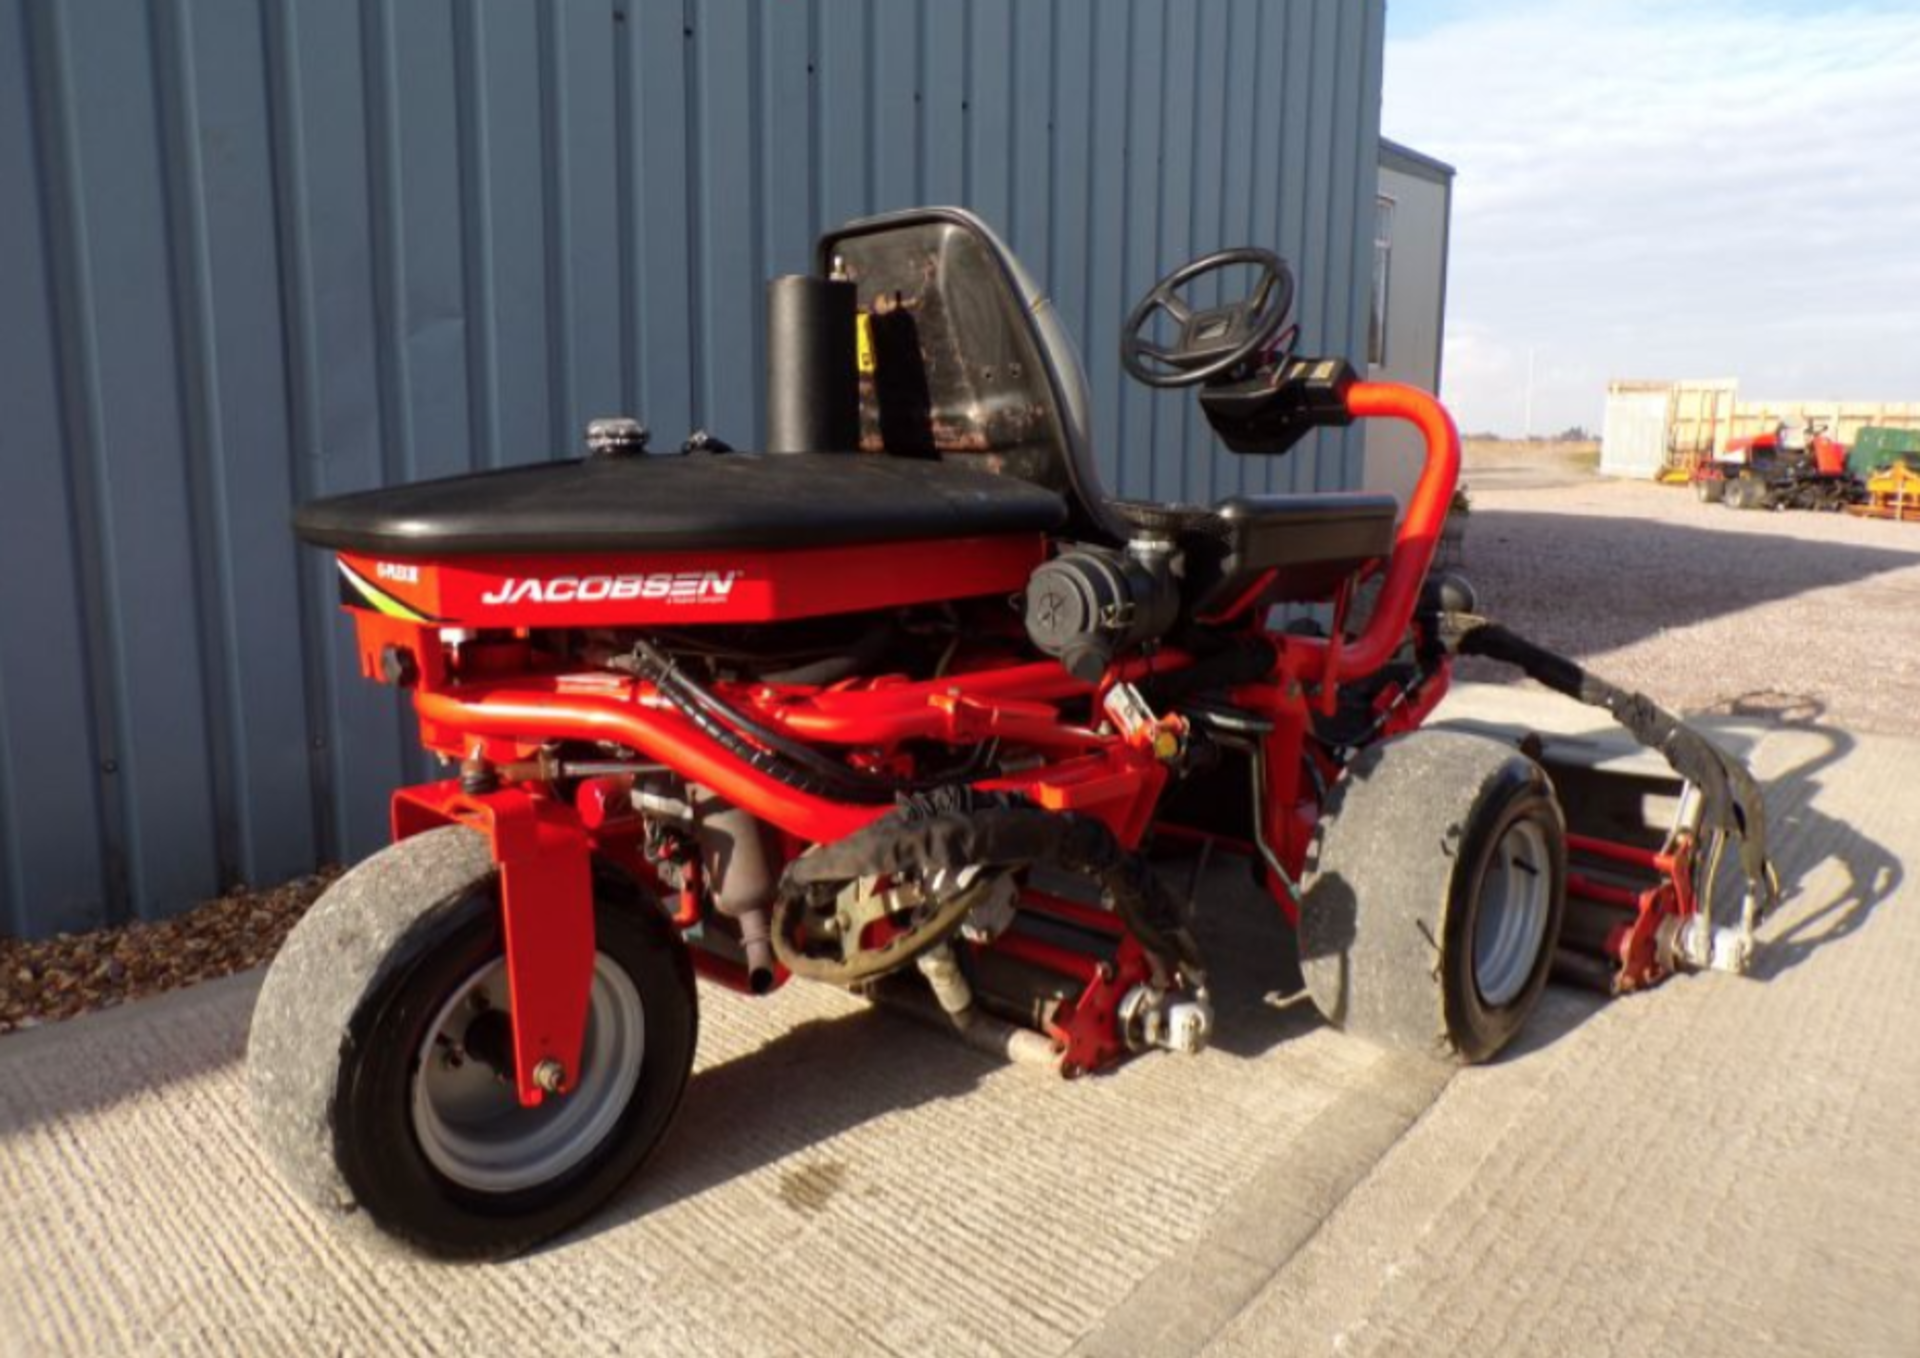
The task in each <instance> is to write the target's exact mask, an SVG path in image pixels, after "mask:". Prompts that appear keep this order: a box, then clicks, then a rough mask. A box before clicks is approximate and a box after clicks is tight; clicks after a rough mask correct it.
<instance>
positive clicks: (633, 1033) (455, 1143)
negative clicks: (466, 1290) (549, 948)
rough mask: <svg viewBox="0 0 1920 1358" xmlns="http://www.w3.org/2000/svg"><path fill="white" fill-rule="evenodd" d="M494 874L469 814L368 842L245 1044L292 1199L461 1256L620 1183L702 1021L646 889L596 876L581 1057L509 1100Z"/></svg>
mask: <svg viewBox="0 0 1920 1358" xmlns="http://www.w3.org/2000/svg"><path fill="white" fill-rule="evenodd" d="M498 880H499V879H498V872H497V870H496V869H495V867H494V865H493V862H492V860H491V857H490V855H489V854H488V851H487V846H486V843H485V841H484V840H483V839H482V838H481V837H480V836H479V835H478V834H476V833H474V832H473V831H470V830H466V829H463V828H457V827H450V828H447V829H442V830H435V831H431V832H429V833H426V834H422V835H418V836H416V837H414V838H412V839H408V840H404V841H402V842H401V843H399V844H395V845H393V846H391V847H389V848H387V849H385V850H382V851H381V852H380V853H378V854H375V855H374V856H373V857H372V858H370V859H368V860H367V861H366V862H364V863H362V864H361V865H360V866H359V867H357V868H355V869H354V870H353V871H352V872H350V873H348V874H347V875H346V876H345V877H343V878H341V879H340V881H339V882H338V883H336V884H335V885H334V887H333V888H332V889H331V890H330V891H328V892H327V894H326V895H325V896H324V897H322V898H321V900H320V902H319V903H318V904H317V905H316V906H315V907H314V908H313V910H312V911H311V912H309V914H308V915H307V917H306V918H305V919H303V920H302V921H301V922H300V925H299V927H298V928H296V929H295V930H294V932H293V934H292V936H291V937H290V938H289V939H288V941H287V945H286V947H285V948H284V949H283V950H282V951H281V954H280V956H279V958H278V959H276V960H275V962H274V965H273V968H272V970H271V971H270V972H269V973H268V976H267V980H266V984H265V985H264V986H263V987H262V989H261V993H260V1000H259V1003H258V1005H257V1007H256V1008H255V1011H254V1022H253V1032H252V1034H251V1037H250V1038H249V1043H248V1053H247V1064H248V1080H249V1084H250V1086H251V1092H252V1098H253V1105H254V1111H255V1117H256V1121H257V1123H258V1125H259V1128H260V1132H261V1135H262V1138H263V1139H264V1141H265V1142H266V1145H267V1148H268V1150H269V1152H270V1153H271V1154H272V1156H273V1158H274V1160H275V1161H276V1162H277V1163H278V1164H279V1166H280V1168H281V1170H282V1171H283V1172H284V1173H285V1175H286V1176H287V1178H288V1179H289V1180H290V1181H291V1182H292V1183H293V1184H294V1185H295V1186H296V1187H297V1188H298V1189H300V1190H301V1191H302V1193H303V1195H304V1196H305V1197H307V1198H308V1199H309V1200H310V1201H312V1202H314V1203H316V1204H318V1205H319V1206H321V1207H323V1208H326V1209H330V1210H332V1211H336V1212H343V1213H353V1212H359V1213H364V1215H365V1217H366V1218H367V1219H370V1220H371V1221H372V1222H373V1224H374V1225H376V1226H378V1227H379V1228H380V1229H381V1230H382V1231H384V1232H386V1233H387V1234H388V1235H389V1236H392V1237H395V1238H397V1239H400V1240H403V1241H405V1242H407V1243H408V1244H411V1245H413V1246H415V1247H417V1248H419V1249H422V1250H424V1251H426V1252H428V1253H431V1254H437V1255H442V1256H447V1257H455V1258H498V1257H502V1256H505V1255H510V1254H514V1253H518V1252H519V1251H521V1250H524V1249H526V1248H527V1247H529V1246H531V1245H533V1244H535V1243H537V1242H538V1241H540V1240H543V1239H545V1238H547V1237H548V1236H551V1235H554V1234H557V1233H558V1232H560V1231H563V1230H565V1229H566V1228H567V1227H569V1226H571V1225H573V1224H574V1223H576V1222H577V1221H579V1220H580V1219H581V1218H583V1217H585V1216H586V1215H587V1214H588V1213H590V1212H591V1211H593V1209H594V1208H596V1207H598V1206H599V1205H600V1204H601V1203H602V1202H604V1201H605V1200H606V1199H607V1198H608V1197H609V1196H611V1195H612V1194H613V1193H614V1192H615V1191H616V1190H617V1189H618V1188H619V1187H620V1185H621V1184H622V1183H624V1182H625V1181H626V1180H627V1179H628V1178H629V1177H630V1176H631V1175H632V1174H633V1172H634V1171H635V1170H637V1169H638V1168H639V1166H640V1164H641V1162H642V1161H644V1160H645V1159H646V1157H647V1155H648V1154H649V1153H650V1152H651V1151H652V1150H653V1148H654V1147H655V1146H656V1145H657V1144H658V1143H659V1141H660V1139H661V1137H662V1136H663V1135H664V1133H665V1132H666V1129H667V1126H668V1123H669V1122H670V1121H671V1119H672V1117H673V1114H674V1111H675V1110H676V1108H677V1107H678V1106H679V1102H680V1097H681V1094H682V1092H683V1091H684V1089H685V1086H686V1080H687V1074H688V1071H689V1070H690V1069H691V1066H692V1061H693V1049H694V1042H695V1037H696V1033H697V1028H698V1014H697V1010H696V1000H695V992H694V983H693V973H692V967H691V964H690V962H689V960H688V958H687V955H686V949H685V947H684V946H683V945H682V944H681V942H680V940H679V939H678V937H677V936H676V935H675V934H674V933H673V931H672V929H671V927H670V926H669V925H668V924H667V922H666V921H665V919H664V917H662V916H661V915H660V914H659V912H658V910H657V908H656V907H655V906H654V905H653V904H652V902H650V901H648V900H647V899H646V898H645V896H644V895H643V894H642V893H641V892H640V891H639V890H638V889H637V888H634V887H632V886H631V885H629V884H626V883H624V882H616V881H614V880H613V879H611V878H606V879H598V878H597V879H596V883H595V897H596V900H595V906H594V928H595V941H596V946H597V950H598V957H597V958H596V962H595V976H594V982H593V990H592V993H591V999H590V1009H589V1016H588V1023H587V1034H586V1040H585V1042H584V1044H583V1047H582V1051H581V1060H580V1070H579V1072H578V1075H577V1078H576V1079H575V1081H574V1084H573V1087H572V1089H571V1091H570V1092H569V1093H567V1094H565V1095H562V1096H557V1097H555V1096H549V1098H548V1099H547V1101H546V1102H545V1103H543V1104H542V1105H541V1106H540V1107H538V1108H532V1109H527V1108H522V1107H520V1105H519V1102H518V1100H517V1099H516V1098H515V1097H514V1092H513V1087H512V1083H511V1081H510V1079H507V1078H506V1077H505V1076H503V1075H501V1074H499V1073H497V1071H496V1069H495V1067H496V1066H497V1065H499V1064H500V1063H501V1062H502V1061H504V1062H505V1064H506V1067H507V1069H508V1070H510V1069H511V1057H510V1055H506V1056H503V1055H502V1053H503V1050H504V1049H505V1045H506V1041H507V1034H508V1033H509V1032H510V1013H511V999H510V997H509V995H508V993H507V986H506V976H505V960H504V951H503V943H502V936H501V928H500V908H499V896H498ZM489 1053H490V1054H491V1055H492V1058H493V1061H492V1063H491V1064H490V1063H489V1062H488V1061H487V1060H486V1059H485V1056H486V1054H489Z"/></svg>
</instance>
